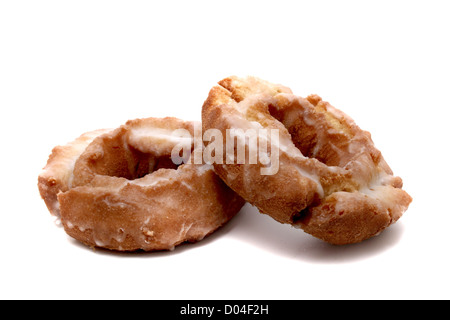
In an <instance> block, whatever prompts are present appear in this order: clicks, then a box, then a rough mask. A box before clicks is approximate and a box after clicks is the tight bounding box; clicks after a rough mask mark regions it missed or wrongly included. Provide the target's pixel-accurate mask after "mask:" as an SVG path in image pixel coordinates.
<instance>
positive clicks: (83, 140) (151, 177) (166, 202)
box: [38, 118, 244, 251]
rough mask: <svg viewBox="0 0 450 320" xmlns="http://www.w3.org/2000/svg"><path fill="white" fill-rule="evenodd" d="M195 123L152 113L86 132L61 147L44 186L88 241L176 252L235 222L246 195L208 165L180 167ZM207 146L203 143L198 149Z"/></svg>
mask: <svg viewBox="0 0 450 320" xmlns="http://www.w3.org/2000/svg"><path fill="white" fill-rule="evenodd" d="M193 126H194V123H192V122H186V121H182V120H179V119H176V118H163V119H159V118H147V119H139V120H133V121H129V122H127V123H126V124H125V125H123V126H121V127H120V128H118V129H115V130H99V131H94V132H91V133H87V134H84V135H82V136H81V137H80V138H78V139H77V140H75V141H74V142H72V143H69V144H68V145H66V146H63V147H56V148H55V149H54V150H53V152H52V155H51V156H50V158H49V160H48V163H47V166H46V167H45V168H44V171H43V172H42V173H41V175H40V176H39V182H38V186H39V190H40V193H41V196H42V198H43V199H44V201H45V203H46V204H47V207H48V209H49V210H50V212H51V213H52V214H53V215H56V216H58V217H60V219H61V222H62V225H63V227H64V230H65V231H66V232H67V233H68V234H69V235H70V236H72V237H73V238H75V239H77V240H79V241H81V242H83V243H85V244H87V245H89V246H96V247H102V248H106V249H112V250H118V251H136V250H145V251H154V250H172V249H173V248H174V247H175V246H177V245H179V244H181V243H183V242H196V241H199V240H202V239H203V238H204V237H205V236H207V235H209V234H211V233H212V232H214V231H215V230H216V229H218V228H219V227H221V226H222V225H224V224H225V223H226V222H228V221H229V220H230V219H231V218H232V217H233V216H234V215H236V214H237V212H238V211H239V210H240V209H241V207H242V206H243V204H244V200H243V199H242V198H241V197H239V196H238V195H237V194H235V193H234V192H233V191H232V190H231V189H230V188H228V187H227V186H226V185H225V184H224V183H223V182H222V181H221V180H220V178H219V177H218V176H217V175H216V174H215V173H214V168H213V167H212V166H210V165H206V164H199V165H197V164H190V163H186V164H181V165H179V166H178V165H175V164H174V163H173V161H172V160H171V152H172V149H173V148H174V146H175V145H177V144H180V143H181V144H184V145H186V144H187V145H188V148H190V149H191V150H192V152H195V150H194V143H193V140H192V139H191V138H188V137H186V136H177V135H174V134H173V133H174V131H175V130H177V129H184V130H187V131H188V132H190V133H191V134H192V136H193V130H194V129H193ZM199 148H201V146H200V147H199Z"/></svg>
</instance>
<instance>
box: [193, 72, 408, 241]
mask: <svg viewBox="0 0 450 320" xmlns="http://www.w3.org/2000/svg"><path fill="white" fill-rule="evenodd" d="M202 121H203V130H204V131H205V130H208V129H211V128H214V129H219V130H220V131H221V132H222V134H223V135H224V136H225V134H226V131H227V130H228V129H243V130H246V129H251V128H258V127H260V128H264V129H278V130H279V135H280V139H279V140H280V142H279V144H278V149H279V150H278V151H279V171H278V173H277V174H275V175H272V176H271V175H268V176H262V175H261V174H260V170H259V169H260V167H261V163H259V162H258V164H253V165H252V164H240V165H238V164H226V163H225V164H215V168H216V172H217V173H218V174H219V176H220V177H221V178H222V179H223V180H224V181H225V182H226V183H227V184H228V185H229V186H230V187H231V188H232V189H233V190H235V191H236V192H237V193H238V194H240V195H241V196H242V197H243V198H244V199H246V200H247V201H248V202H250V203H251V204H253V205H255V206H256V207H258V208H259V209H260V211H261V212H262V213H266V214H269V215H270V216H272V217H273V218H274V219H276V220H277V221H279V222H282V223H290V224H292V225H294V226H296V227H300V228H302V229H303V230H305V231H306V232H309V233H311V234H312V235H314V236H316V237H318V238H320V239H323V240H325V241H327V242H330V243H334V244H346V243H354V242H359V241H362V240H364V239H367V238H369V237H372V236H374V235H376V234H378V233H379V232H381V231H382V230H383V229H385V228H386V227H388V226H389V225H390V224H392V223H393V222H395V221H397V220H398V218H399V217H400V216H401V215H402V214H403V212H404V211H405V210H406V209H407V207H408V205H409V203H410V202H411V197H410V196H409V195H408V194H407V193H406V192H405V191H403V190H401V187H402V182H401V179H400V178H399V177H394V176H393V175H392V171H391V169H390V168H389V166H388V165H387V163H386V162H385V161H384V159H383V157H382V155H381V153H380V151H379V150H378V149H376V148H375V146H374V144H373V142H372V140H371V138H370V134H369V133H368V132H366V131H363V130H361V129H360V128H359V127H358V126H357V125H356V124H355V123H354V121H353V120H352V119H351V118H350V117H348V116H347V115H345V114H344V113H343V112H341V111H339V110H337V109H336V108H334V107H332V106H331V105H330V104H329V103H327V102H324V101H322V99H321V98H320V97H319V96H317V95H311V96H309V97H307V98H306V99H303V98H301V97H298V96H295V95H293V94H292V92H291V91H290V90H289V89H288V88H286V87H283V86H280V85H274V84H271V83H269V82H267V81H263V80H260V79H257V78H254V77H248V78H244V79H243V78H238V77H229V78H226V79H224V80H222V81H220V82H219V85H218V86H215V87H213V88H212V89H211V91H210V94H209V96H208V98H207V100H206V101H205V103H204V105H203V109H202ZM225 151H226V150H224V152H225Z"/></svg>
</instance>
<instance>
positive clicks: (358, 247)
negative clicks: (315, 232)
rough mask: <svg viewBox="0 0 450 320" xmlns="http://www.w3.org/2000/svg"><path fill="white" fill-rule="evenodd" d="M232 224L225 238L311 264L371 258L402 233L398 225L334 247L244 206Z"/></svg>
mask: <svg viewBox="0 0 450 320" xmlns="http://www.w3.org/2000/svg"><path fill="white" fill-rule="evenodd" d="M234 220H239V221H233V222H234V223H233V224H234V228H233V230H232V231H231V232H230V233H229V235H228V236H231V237H235V238H237V239H239V240H242V241H244V242H246V243H250V244H252V245H254V246H257V247H259V248H264V249H265V250H267V251H270V252H271V253H274V254H277V255H280V256H284V257H287V258H291V259H296V260H304V261H307V262H311V263H345V262H349V261H355V260H363V259H366V258H370V257H373V256H375V255H377V254H380V253H382V252H384V251H386V250H389V249H390V248H392V247H393V246H395V244H396V243H397V242H398V241H399V240H400V239H401V236H402V234H403V231H404V228H403V225H402V224H401V222H400V223H396V224H394V225H392V226H390V227H389V228H387V229H386V230H384V231H383V232H382V233H381V234H380V235H378V236H376V237H373V238H370V239H368V240H365V241H363V242H360V243H356V244H350V245H344V246H336V245H331V244H328V243H326V242H324V241H322V240H319V239H317V238H314V237H313V236H311V235H309V234H307V233H305V232H304V231H302V230H300V229H295V228H293V227H291V226H290V225H286V224H280V223H277V222H275V221H274V220H273V219H272V218H270V217H269V216H267V215H263V214H260V213H259V212H258V209H257V208H255V207H252V206H251V205H249V204H248V203H247V204H246V205H245V206H244V208H243V209H242V210H241V212H240V214H239V215H238V216H237V217H235V219H234Z"/></svg>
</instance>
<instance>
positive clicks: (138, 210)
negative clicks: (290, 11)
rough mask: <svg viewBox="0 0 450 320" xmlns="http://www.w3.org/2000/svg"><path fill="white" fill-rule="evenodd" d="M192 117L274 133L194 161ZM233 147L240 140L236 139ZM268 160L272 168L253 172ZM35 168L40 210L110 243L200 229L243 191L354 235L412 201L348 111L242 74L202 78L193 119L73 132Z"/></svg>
mask: <svg viewBox="0 0 450 320" xmlns="http://www.w3.org/2000/svg"><path fill="white" fill-rule="evenodd" d="M195 125H200V126H202V130H203V133H205V132H207V131H208V130H211V129H214V130H216V131H218V132H220V133H221V136H222V137H229V132H230V130H241V131H240V132H243V131H245V130H253V131H260V130H261V131H264V132H266V131H275V132H276V133H277V135H276V139H275V136H273V137H272V136H271V137H269V136H265V135H258V136H257V138H256V140H257V142H258V146H261V143H262V142H263V140H264V142H270V144H269V146H268V147H267V148H264V149H263V150H259V151H260V152H259V155H262V157H259V158H258V160H257V161H256V162H254V163H253V162H252V163H249V162H244V163H237V162H236V161H234V162H230V161H228V160H229V159H230V154H229V153H230V151H231V152H232V154H233V155H234V154H235V153H237V152H238V151H239V150H237V148H238V147H237V146H234V149H233V148H232V149H231V150H230V149H229V146H228V144H227V143H226V142H225V141H224V142H223V143H221V144H219V145H220V146H222V148H223V150H215V151H216V155H217V154H222V155H223V157H224V159H222V160H223V161H216V162H212V163H208V162H207V161H206V162H205V161H203V158H202V161H201V163H198V161H192V158H193V155H194V154H197V155H198V154H201V153H202V152H203V151H204V149H205V148H207V147H208V144H207V143H205V144H203V143H200V144H196V143H195V141H194V138H192V137H194V136H195V134H194V126H195ZM180 130H182V131H183V130H184V132H186V133H187V135H182V134H179V131H180ZM243 141H244V144H245V141H247V140H245V137H244V139H243ZM180 146H182V148H180ZM179 149H182V150H184V151H186V150H188V152H187V154H184V155H183V156H182V158H183V159H184V163H180V159H177V160H175V159H174V158H173V156H174V150H176V152H175V153H176V154H177V156H178V155H179V152H178V151H179ZM244 149H245V151H246V152H247V153H249V152H250V146H249V145H248V144H245V145H244ZM219 151H220V153H219ZM227 152H228V154H227ZM275 156H276V157H275ZM231 158H232V159H234V160H235V158H234V157H233V156H232V157H231ZM267 159H271V160H270V161H267ZM263 160H264V161H263ZM273 160H276V161H277V166H276V170H273V171H270V170H266V173H264V174H262V172H263V170H262V169H268V166H269V165H274V163H272V162H274V161H273ZM267 172H269V173H267ZM38 180H39V181H38V186H39V191H40V194H41V196H42V198H43V199H44V201H45V203H46V205H47V207H48V209H49V211H50V212H51V213H52V214H53V215H56V216H57V217H59V218H60V219H61V222H62V225H63V227H64V230H65V231H66V232H67V233H68V234H69V235H70V236H72V237H73V238H75V239H77V240H79V241H81V242H83V243H85V244H87V245H89V246H93V247H102V248H106V249H111V250H118V251H136V250H145V251H155V250H172V249H173V248H174V247H175V246H177V245H179V244H181V243H183V242H196V241H200V240H201V239H203V238H204V237H205V236H207V235H209V234H211V233H212V232H214V231H215V230H217V229H218V228H220V227H221V226H223V225H224V224H226V223H227V222H228V221H229V220H230V219H232V218H233V217H234V216H235V215H236V214H237V213H238V212H239V210H240V209H241V207H242V206H243V205H244V203H245V201H247V202H249V203H250V204H252V205H254V206H256V207H257V208H258V209H259V210H260V212H261V213H264V214H267V215H269V216H271V217H272V218H273V219H275V220H276V221H278V222H280V223H287V224H290V225H292V226H294V227H296V228H300V229H303V230H304V231H305V232H307V233H310V234H311V235H313V236H314V237H317V238H319V239H322V240H324V241H326V242H329V243H332V244H338V245H343V244H350V243H356V242H360V241H363V240H365V239H368V238H370V237H373V236H375V235H377V234H379V233H380V232H382V231H383V230H384V229H386V228H387V227H388V226H389V225H391V224H393V223H395V222H396V221H397V220H398V219H399V218H400V217H401V216H402V214H403V213H404V212H405V211H406V209H407V208H408V206H409V204H410V202H411V201H412V199H411V197H410V196H409V195H408V194H407V193H406V192H405V191H404V190H402V180H401V178H399V177H395V176H394V175H393V173H392V170H391V169H390V168H389V166H388V165H387V163H386V161H385V160H384V159H383V156H382V155H381V153H380V151H379V150H378V149H376V148H375V146H374V144H373V141H372V140H371V137H370V134H369V133H368V132H367V131H363V130H361V129H360V128H359V127H358V126H357V125H356V124H355V123H354V121H353V120H352V119H351V118H350V117H348V116H347V115H346V114H344V113H343V112H341V111H340V110H338V109H336V108H334V107H333V106H331V105H330V104H329V103H327V102H324V101H323V100H322V99H321V98H320V97H319V96H317V95H310V96H308V97H307V98H306V99H305V98H302V97H299V96H296V95H294V94H293V93H292V91H291V90H290V89H289V88H287V87H284V86H281V85H275V84H272V83H269V82H267V81H264V80H261V79H258V78H254V77H247V78H238V77H229V78H226V79H224V80H222V81H220V82H219V83H218V85H217V86H214V87H213V88H212V89H211V90H210V92H209V95H208V98H207V99H206V101H205V102H204V104H203V108H202V123H201V124H198V123H193V122H186V121H182V120H180V119H176V118H163V119H158V118H147V119H138V120H133V121H128V122H127V123H126V124H125V125H123V126H121V127H119V128H117V129H115V130H97V131H93V132H90V133H86V134H83V135H82V136H80V137H79V138H78V139H76V140H75V141H74V142H72V143H69V144H67V145H66V146H63V147H56V148H55V149H54V150H53V152H52V154H51V155H50V158H49V160H48V163H47V165H46V167H45V168H44V171H43V172H42V173H41V174H40V175H39V179H38Z"/></svg>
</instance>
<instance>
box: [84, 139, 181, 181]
mask: <svg viewBox="0 0 450 320" xmlns="http://www.w3.org/2000/svg"><path fill="white" fill-rule="evenodd" d="M98 146H99V148H98V149H97V150H98V151H95V152H91V153H90V154H89V159H88V166H89V169H90V171H92V173H94V174H99V175H105V176H111V177H118V178H125V179H128V180H136V179H140V178H143V177H145V176H146V175H148V174H151V173H153V172H156V171H158V170H161V169H171V170H177V169H178V167H179V165H176V164H175V163H174V162H173V161H172V159H171V154H168V153H154V152H142V151H140V150H138V149H136V148H134V147H133V146H130V145H128V144H126V142H124V141H123V139H122V137H121V136H112V137H104V138H103V139H102V141H98Z"/></svg>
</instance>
